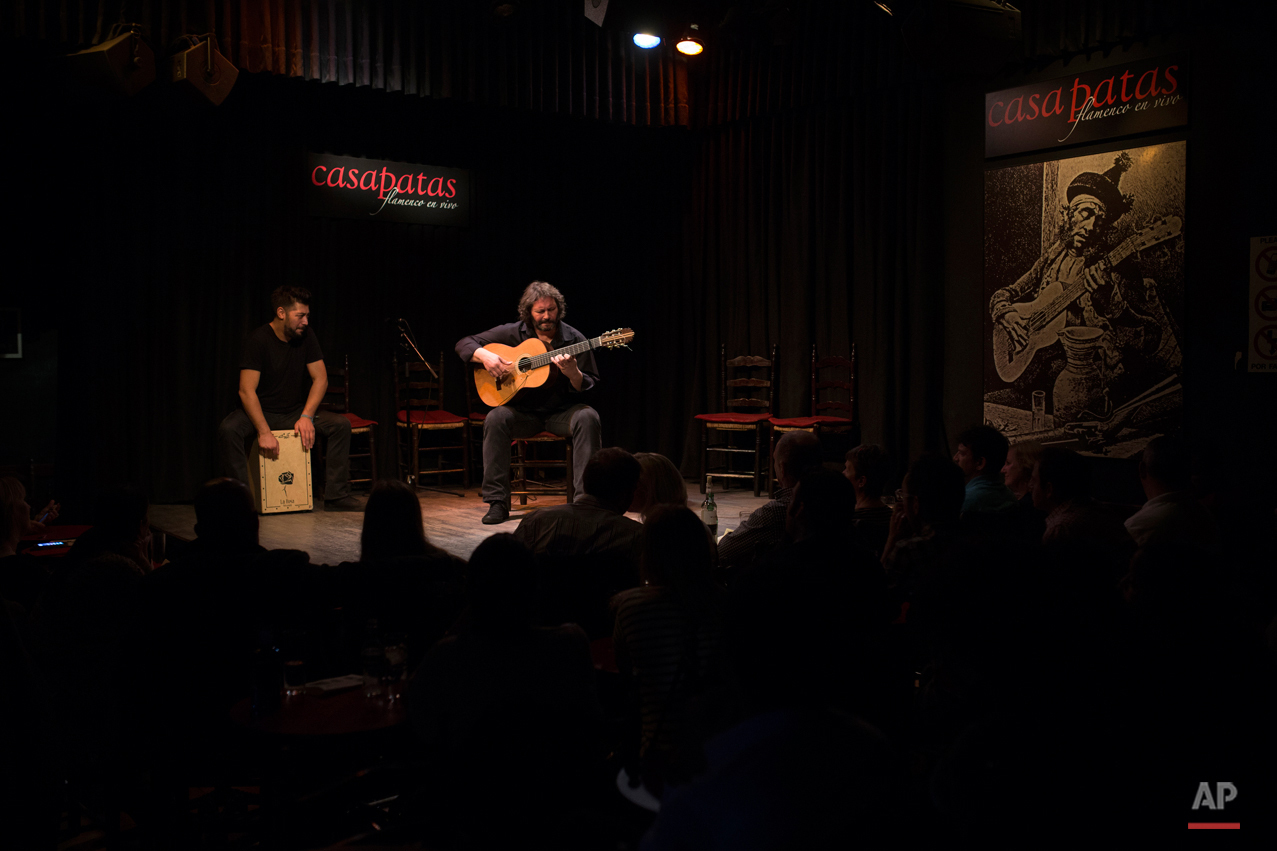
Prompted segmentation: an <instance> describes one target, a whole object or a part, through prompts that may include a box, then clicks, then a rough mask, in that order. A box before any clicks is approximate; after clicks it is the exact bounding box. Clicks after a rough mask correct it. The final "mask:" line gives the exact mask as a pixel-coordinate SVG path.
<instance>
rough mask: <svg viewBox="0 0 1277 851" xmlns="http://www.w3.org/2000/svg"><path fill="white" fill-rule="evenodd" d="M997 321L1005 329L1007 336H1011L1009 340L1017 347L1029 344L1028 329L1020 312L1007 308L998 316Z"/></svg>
mask: <svg viewBox="0 0 1277 851" xmlns="http://www.w3.org/2000/svg"><path fill="white" fill-rule="evenodd" d="M998 322H1000V323H1001V324H1002V327H1003V328H1005V329H1006V332H1007V336H1009V337H1010V338H1011V342H1012V343H1014V344H1015V347H1016V348H1017V349H1022V348H1024V347H1025V346H1027V345H1028V344H1029V329H1028V328H1026V327H1025V325H1024V318H1023V317H1022V316H1020V314H1018V313H1016V312H1015V311H1014V310H1009V311H1007V312H1006V313H1004V314H1002V316H1000V317H998Z"/></svg>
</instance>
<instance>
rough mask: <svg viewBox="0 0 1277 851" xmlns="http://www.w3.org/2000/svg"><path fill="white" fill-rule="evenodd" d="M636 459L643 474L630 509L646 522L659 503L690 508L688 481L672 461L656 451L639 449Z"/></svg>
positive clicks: (635, 455)
mask: <svg viewBox="0 0 1277 851" xmlns="http://www.w3.org/2000/svg"><path fill="white" fill-rule="evenodd" d="M634 458H635V460H636V461H638V462H639V467H641V468H642V470H643V473H642V475H641V476H639V483H638V490H637V491H635V492H634V502H632V503H631V504H630V508H629V510H630V511H636V512H638V514H639V516H640V517H642V518H643V520H644V522H646V521H647V515H648V514H650V513H651V512H652V511H653V510H655V509H656V507H657V506H661V505H674V506H683V507H687V483H686V482H685V481H683V474H682V473H680V472H679V471H678V467H675V466H674V462H673V461H671V460H670V459H668V458H666V457H665V456H664V455H658V454H656V453H655V452H636V453H635V454H634Z"/></svg>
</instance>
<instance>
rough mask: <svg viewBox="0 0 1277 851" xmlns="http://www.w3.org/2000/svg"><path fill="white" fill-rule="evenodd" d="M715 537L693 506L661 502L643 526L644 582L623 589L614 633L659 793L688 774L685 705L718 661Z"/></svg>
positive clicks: (648, 774) (643, 755) (644, 768)
mask: <svg viewBox="0 0 1277 851" xmlns="http://www.w3.org/2000/svg"><path fill="white" fill-rule="evenodd" d="M713 567H714V541H713V540H712V538H711V537H710V534H709V531H708V530H707V529H706V528H705V524H704V523H702V522H701V520H700V518H699V517H697V516H696V513H695V512H693V511H692V510H691V509H689V508H687V507H686V506H682V507H674V506H658V507H657V508H656V509H655V511H654V512H653V513H652V515H651V516H650V517H649V518H648V521H647V523H646V524H645V525H644V527H643V566H642V570H643V585H642V586H640V587H638V588H631V589H629V590H628V591H622V592H621V593H620V594H618V595H617V596H616V597H615V598H614V599H613V601H612V605H613V606H614V607H615V609H616V626H615V630H614V633H613V637H614V639H615V647H616V662H617V667H618V668H619V669H620V671H621V673H622V674H623V675H626V676H628V677H629V678H630V679H631V680H632V681H633V688H632V691H633V692H634V694H635V696H636V699H637V704H638V717H639V718H640V723H641V735H640V741H639V748H638V757H639V771H638V772H634V771H631V775H633V774H635V773H637V774H638V775H639V776H640V777H641V778H642V780H643V783H644V784H645V785H646V786H647V787H648V788H649V789H651V790H652V791H653V792H654V794H658V795H659V793H660V789H661V787H662V786H663V784H664V781H665V780H666V779H671V780H681V779H686V777H687V776H688V769H689V767H690V765H689V757H688V753H687V749H686V744H685V742H684V740H683V739H684V718H683V715H684V710H685V709H686V706H687V703H688V701H689V700H690V699H692V698H694V697H696V696H697V695H698V694H700V693H701V691H702V689H703V687H704V685H705V683H706V680H707V679H708V678H709V677H710V675H711V670H712V668H713V667H714V666H715V663H716V662H717V655H718V651H719V643H720V638H721V632H722V623H721V618H722V605H723V600H722V591H721V589H720V588H719V587H718V585H717V584H716V583H715V581H714V578H713Z"/></svg>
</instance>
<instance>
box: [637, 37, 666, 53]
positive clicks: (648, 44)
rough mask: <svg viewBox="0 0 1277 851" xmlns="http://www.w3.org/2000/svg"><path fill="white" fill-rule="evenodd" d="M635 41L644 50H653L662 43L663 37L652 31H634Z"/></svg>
mask: <svg viewBox="0 0 1277 851" xmlns="http://www.w3.org/2000/svg"><path fill="white" fill-rule="evenodd" d="M634 43H635V44H637V45H638V46H639V47H641V48H643V49H644V50H651V49H652V48H653V47H656V46H657V45H658V44H660V43H661V37H660V36H659V35H652V34H651V33H634Z"/></svg>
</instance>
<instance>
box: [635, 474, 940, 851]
mask: <svg viewBox="0 0 1277 851" xmlns="http://www.w3.org/2000/svg"><path fill="white" fill-rule="evenodd" d="M946 463H947V462H946ZM954 472H955V474H957V470H956V468H955V470H954ZM812 475H814V476H822V474H821V473H819V472H816V473H814V474H812V473H809V475H808V476H803V477H802V478H801V480H800V482H799V483H798V484H797V487H796V493H794V494H793V502H794V503H797V502H798V501H799V500H801V499H803V496H802V494H803V491H804V489H807V490H808V493H809V495H810V496H812V497H813V499H812V502H811V504H810V505H807V506H800V507H799V510H798V515H797V516H796V517H795V522H797V523H798V526H799V527H800V528H799V529H798V530H797V534H798V536H799V537H800V538H801V539H802V540H800V541H799V542H797V544H796V545H795V546H802V545H803V544H804V542H810V541H812V540H813V536H814V537H815V538H819V537H821V536H824V535H830V534H837V531H836V530H833V529H830V528H828V527H829V524H828V522H827V519H824V520H822V519H818V518H809V519H800V518H801V517H802V515H804V514H809V513H810V512H809V509H817V512H818V509H819V507H818V506H817V505H816V503H818V502H821V501H822V500H821V499H819V498H815V494H816V492H819V493H822V494H824V493H826V492H832V493H833V495H834V496H833V500H832V501H834V502H836V503H837V502H841V503H842V509H843V510H850V508H851V506H852V504H853V500H852V496H853V493H854V492H853V491H852V490H851V488H850V486H849V485H848V484H847V482H846V480H842V481H841V482H840V483H838V482H830V481H828V480H817V479H815V478H809V476H812ZM832 475H834V476H837V478H839V479H841V478H842V477H841V476H838V475H837V474H836V473H832ZM839 484H841V487H842V489H843V494H842V496H839V495H838V488H837V486H838V485H839ZM958 485H959V486H958V493H959V499H958V504H960V503H961V477H960V476H959V478H958ZM809 486H810V487H809ZM956 513H957V508H956V506H955V509H954V514H955V519H954V522H955V524H956ZM822 527H823V528H822ZM841 531H842V532H843V533H844V537H845V532H846V526H845V524H844V525H843V526H842V529H841ZM790 552H791V548H789V547H786V548H785V549H783V550H781V551H778V552H775V553H773V554H772V556H771V557H769V558H767V559H766V560H765V561H764V562H763V563H762V564H760V565H759V570H757V571H754V572H752V573H751V574H749V576H748V577H747V578H743V579H742V581H741V582H736V583H733V586H732V590H731V598H730V601H729V605H728V609H727V613H726V618H725V633H724V641H725V644H724V650H725V668H726V673H727V675H728V677H729V678H730V681H731V683H732V684H733V686H734V688H733V690H732V691H733V693H734V694H736V695H739V698H738V700H739V705H738V706H737V708H736V711H735V713H734V716H735V718H734V719H733V720H734V721H735V723H734V724H732V725H729V726H728V728H727V729H726V731H725V732H722V733H720V734H718V735H716V736H714V737H712V738H710V739H709V741H707V742H706V744H705V746H704V761H705V769H704V770H703V771H702V772H700V773H698V775H697V776H696V777H694V778H693V779H692V780H691V781H690V782H689V783H686V784H683V785H676V786H669V787H667V788H666V789H665V792H664V794H663V796H662V798H661V809H660V813H659V814H658V816H657V819H656V822H655V823H654V824H653V825H652V827H651V829H650V830H649V831H648V833H647V835H646V836H645V837H644V838H643V842H642V844H641V846H640V847H641V848H642V849H644V851H663V849H693V848H732V849H742V851H751V849H759V851H762V849H772V848H803V849H807V848H813V849H814V848H838V847H843V846H846V845H848V844H849V843H851V844H855V843H856V842H860V843H862V844H865V845H867V846H870V847H877V846H880V845H889V844H890V843H891V842H892V841H893V839H894V838H898V835H897V834H896V833H895V831H897V830H899V829H900V828H901V826H902V824H903V822H902V821H901V818H900V817H901V815H902V814H903V812H904V810H905V808H906V800H907V792H906V789H905V786H904V785H903V784H904V781H905V774H904V772H903V771H901V766H900V765H899V764H898V763H897V762H896V760H895V758H894V756H893V752H892V748H891V746H890V744H889V743H888V740H887V739H886V737H885V736H883V734H882V733H881V732H880V731H879V730H877V729H875V728H874V727H872V726H870V724H869V723H867V722H865V721H863V720H861V719H860V718H857V717H855V716H853V715H851V714H848V713H846V712H844V711H840V709H838V708H835V707H841V706H843V705H845V701H846V699H847V698H846V696H845V695H846V692H847V691H848V687H849V686H850V687H853V688H855V687H858V686H863V682H862V681H861V675H862V673H863V672H862V670H861V669H860V668H859V667H858V666H856V665H848V659H847V658H846V656H845V655H844V651H845V650H846V645H845V644H842V643H839V642H829V641H826V640H825V638H826V634H825V633H824V632H823V629H820V630H813V611H814V610H817V611H819V610H822V609H823V610H824V611H825V612H832V611H833V609H835V608H836V607H837V603H839V602H843V603H849V604H852V605H854V601H850V600H846V599H845V598H839V600H836V601H835V600H830V599H829V597H830V596H831V595H829V594H828V593H827V592H825V593H824V596H823V597H821V596H820V595H819V594H815V595H813V593H812V592H813V591H814V590H815V589H818V588H821V587H822V583H820V582H815V583H808V582H807V581H806V579H807V578H808V576H807V575H805V574H804V573H803V571H804V570H805V567H806V566H807V565H806V563H805V562H803V561H802V560H801V559H800V560H796V561H790V560H789V559H787V558H786V557H785V556H786V554H787V553H790ZM843 566H847V567H850V565H843V564H841V563H840V564H836V565H835V564H831V565H819V567H820V568H825V567H843ZM790 569H793V570H796V571H798V573H795V574H793V575H791V576H789V577H788V579H789V581H788V582H784V581H782V579H783V578H784V577H782V576H781V574H783V573H784V572H785V571H786V570H790ZM832 574H833V572H832V571H831V572H830V573H829V574H826V576H828V575H832ZM769 576H773V577H774V579H775V581H756V580H760V579H764V578H766V577H769ZM822 626H829V624H822ZM910 684H911V681H910ZM741 719H743V720H741Z"/></svg>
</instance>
